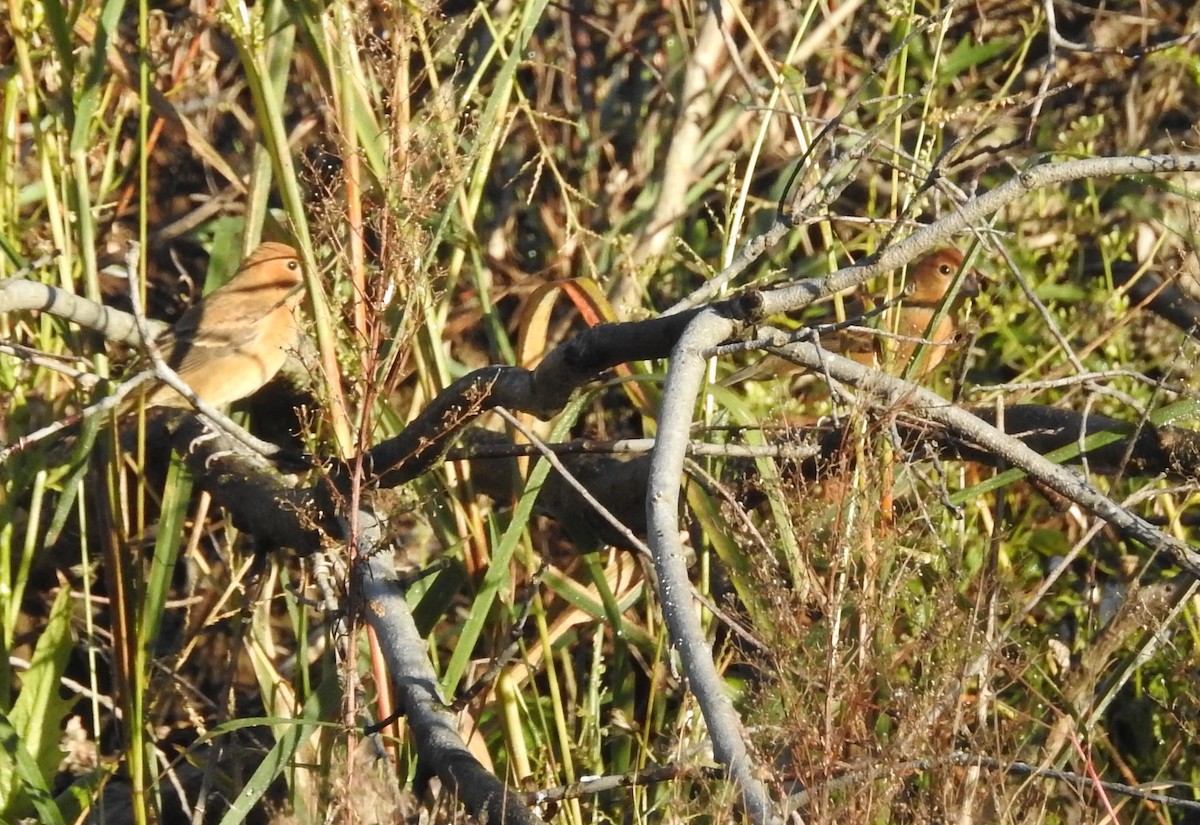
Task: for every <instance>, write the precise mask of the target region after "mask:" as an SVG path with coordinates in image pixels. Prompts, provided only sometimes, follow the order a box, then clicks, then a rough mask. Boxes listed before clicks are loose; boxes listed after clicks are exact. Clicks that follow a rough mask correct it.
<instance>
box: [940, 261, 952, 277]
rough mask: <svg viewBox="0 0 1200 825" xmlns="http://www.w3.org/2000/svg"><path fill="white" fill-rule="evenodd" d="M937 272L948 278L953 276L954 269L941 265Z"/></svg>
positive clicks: (948, 265)
mask: <svg viewBox="0 0 1200 825" xmlns="http://www.w3.org/2000/svg"><path fill="white" fill-rule="evenodd" d="M938 272H940V273H942V274H943V275H946V276H950V275H953V274H954V267H952V266H950V264H942V265H941V266H939V267H938Z"/></svg>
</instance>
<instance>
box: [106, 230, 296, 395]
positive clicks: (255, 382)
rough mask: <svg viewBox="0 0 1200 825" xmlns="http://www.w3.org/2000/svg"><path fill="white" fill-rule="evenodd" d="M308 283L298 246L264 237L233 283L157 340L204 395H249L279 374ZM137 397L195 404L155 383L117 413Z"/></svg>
mask: <svg viewBox="0 0 1200 825" xmlns="http://www.w3.org/2000/svg"><path fill="white" fill-rule="evenodd" d="M303 284H304V273H303V271H302V268H301V266H300V258H299V256H298V255H297V254H296V250H295V249H293V248H292V247H290V246H287V245H286V244H281V243H264V244H262V245H261V246H259V247H258V248H257V249H255V250H254V251H253V252H251V253H250V255H249V256H247V257H246V259H245V260H244V261H242V265H241V267H239V268H238V271H237V273H236V274H235V275H234V276H233V277H232V278H230V279H229V281H228V282H227V283H225V284H223V285H222V286H221V287H219V288H217V289H215V290H213V291H212V292H211V293H209V294H208V295H206V296H205V297H204V298H203V299H201V300H200V301H199V302H198V303H197V304H196V305H195V306H193V307H191V308H190V309H189V310H188V311H187V312H185V313H184V314H183V316H182V317H181V318H180V319H179V320H178V321H177V322H176V323H175V325H174V326H173V327H171V329H170V330H168V331H167V332H165V333H163V334H162V335H160V336H159V337H158V338H156V339H155V344H156V345H157V346H158V348H159V351H160V352H161V353H162V356H163V360H164V361H166V363H167V365H168V366H170V367H171V368H172V369H174V370H175V372H177V373H178V374H179V377H180V378H182V379H183V381H184V382H185V383H186V384H187V385H188V386H189V387H191V388H192V391H193V392H195V393H196V395H197V396H198V397H199V398H200V399H201V400H202V401H205V402H207V403H209V404H212V405H213V406H215V407H220V406H223V405H225V404H229V403H231V402H233V401H237V400H238V399H241V398H245V397H246V396H248V395H251V394H252V393H254V392H255V391H256V390H258V389H259V388H260V387H262V386H263V385H264V384H266V383H267V382H268V381H270V380H271V379H272V378H273V377H274V376H275V373H277V372H279V369H280V367H282V366H283V363H284V361H285V360H287V357H288V352H289V351H290V350H291V349H293V348H294V346H295V344H296V336H297V329H298V327H297V322H296V309H297V307H298V306H299V305H300V301H301V300H302V298H303V293H302V288H303ZM138 403H143V404H145V405H146V406H147V407H152V406H159V407H188V406H190V404H189V403H188V401H187V399H185V398H184V397H183V396H182V395H180V394H179V393H177V392H175V390H173V389H171V388H170V387H169V386H167V385H165V384H162V383H153V384H150V385H149V386H148V387H147V388H146V389H145V390H144V391H142V392H140V393H134V394H133V395H131V396H130V397H129V398H127V399H125V401H124V402H123V403H122V404H121V406H120V407H119V409H118V416H120V415H123V414H124V413H125V412H127V411H128V410H131V409H133V408H135V407H136V406H137V405H138Z"/></svg>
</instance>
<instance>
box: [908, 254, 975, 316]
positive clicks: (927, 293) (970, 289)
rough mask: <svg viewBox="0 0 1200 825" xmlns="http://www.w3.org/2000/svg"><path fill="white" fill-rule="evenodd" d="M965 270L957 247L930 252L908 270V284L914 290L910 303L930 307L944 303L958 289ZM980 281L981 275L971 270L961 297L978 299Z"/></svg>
mask: <svg viewBox="0 0 1200 825" xmlns="http://www.w3.org/2000/svg"><path fill="white" fill-rule="evenodd" d="M962 268H963V255H962V253H961V252H959V251H958V250H957V249H955V248H954V247H946V248H944V249H938V250H935V251H933V252H930V253H929V254H928V255H926V256H925V257H923V258H921V259H920V260H918V261H917V262H916V263H915V264H913V265H912V266H910V267H909V269H908V283H909V284H911V286H912V290H911V292H909V294H908V296H907V297H908V300H909V301H911V302H915V303H928V304H934V303H938V302H940V301H941V300H942V299H943V298H945V297H946V293H948V292H949V291H950V288H951V287H952V286H953V285H954V280H955V279H956V278H957V277H958V273H959V270H961V269H962ZM979 281H980V276H979V273H978V272H976V271H975V270H971V271H970V272H968V273H967V274H966V276H965V277H964V278H963V279H962V282H961V283H960V284H959V286H958V294H959V295H960V296H963V297H968V298H974V297H975V296H976V295H978V294H979Z"/></svg>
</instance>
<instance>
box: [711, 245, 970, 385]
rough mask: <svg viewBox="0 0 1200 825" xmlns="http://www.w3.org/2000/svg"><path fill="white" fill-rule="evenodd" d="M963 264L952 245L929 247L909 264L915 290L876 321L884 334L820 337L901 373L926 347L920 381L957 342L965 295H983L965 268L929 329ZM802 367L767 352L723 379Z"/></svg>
mask: <svg viewBox="0 0 1200 825" xmlns="http://www.w3.org/2000/svg"><path fill="white" fill-rule="evenodd" d="M962 267H963V256H962V253H961V252H959V251H958V250H957V249H954V248H953V247H946V248H943V249H938V250H935V251H934V252H930V253H929V254H928V255H926V256H924V257H923V258H921V259H920V260H918V261H917V262H916V263H914V264H911V265H910V266H909V268H908V277H907V279H906V280H907V284H908V285H910V286H911V289H910V291H909V292H908V294H907V295H906V296H905V297H904V299H903V300H902V301H901V302H900V303H899V305H897V306H895V307H892V308H890V309H888V311H886V312H884V313H883V314H882V315H881V316H880V320H879V323H878V324H877V327H878V328H879V330H880V333H877V334H869V333H865V332H857V331H850V330H847V331H842V332H838V333H834V334H833V335H830V336H825V337H822V338H821V345H822V346H824V347H825V348H826V349H828V350H831V351H833V352H838V353H841V354H842V355H845V356H847V357H848V358H853V359H854V360H855V361H858V362H859V363H863V364H868V365H870V366H875V367H880V368H882V369H885V370H887V371H888V372H889V373H891V374H893V375H900V374H903V373H904V371H905V370H906V369H907V367H908V365H909V362H910V361H912V360H913V356H914V355H915V354H916V353H917V348H918V347H922V349H923V355H922V356H921V363H920V364H919V365H918V367H917V371H916V373H915V375H914V376H913V377H914V378H915V380H917V381H923V380H925V379H927V378H928V377H929V376H930V375H932V374H933V371H934V370H935V369H937V367H938V365H939V364H941V363H942V361H944V360H945V358H946V355H947V354H949V352H950V348H951V346H952V345H953V344H954V339H955V336H956V335H957V334H958V325H959V322H960V320H961V317H962V310H963V305H964V304H965V302H966V299H967V298H970V297H974V296H976V295H978V294H979V278H978V273H976V272H974V271H972V272H969V273H967V274H966V276H965V277H964V278H963V279H962V282H961V283H960V284H959V288H958V292H957V294H956V295H955V296H954V299H953V301H952V302H951V304H950V306H949V307H947V309H946V312H944V313H943V314H942V317H941V320H940V321H939V322H938V324H937V328H936V329H930V326H931V325H932V324H933V321H934V319H935V318H936V317H937V314H938V310H939V308H940V307H941V304H942V302H943V301H944V300H945V298H946V295H947V293H948V292H949V291H950V288H951V287H952V286H953V285H954V281H955V279H956V278H957V277H958V272H959V270H961V269H962ZM801 370H802V368H801V367H798V366H796V365H795V364H792V363H791V362H789V361H786V360H784V359H782V358H776V357H774V356H767V357H766V358H763V359H762V360H761V361H759V362H757V363H755V364H751V365H750V366H749V367H746V368H745V369H742V370H738V371H737V372H735V373H733V374H732V375H730V376H729V377H728V378H726V379H725V380H724V381H722V382H721V383H722V384H723V385H725V386H730V385H732V384H736V383H739V382H741V381H745V380H766V379H771V378H777V377H783V376H786V375H794V374H796V373H797V372H800V371H801Z"/></svg>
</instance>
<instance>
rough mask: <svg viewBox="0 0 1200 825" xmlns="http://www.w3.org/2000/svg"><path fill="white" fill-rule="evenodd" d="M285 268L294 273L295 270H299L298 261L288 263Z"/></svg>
mask: <svg viewBox="0 0 1200 825" xmlns="http://www.w3.org/2000/svg"><path fill="white" fill-rule="evenodd" d="M287 268H288V269H290V270H292V272H295V271H296V270H297V269H299V268H300V262H299V261H288V262H287Z"/></svg>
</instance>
